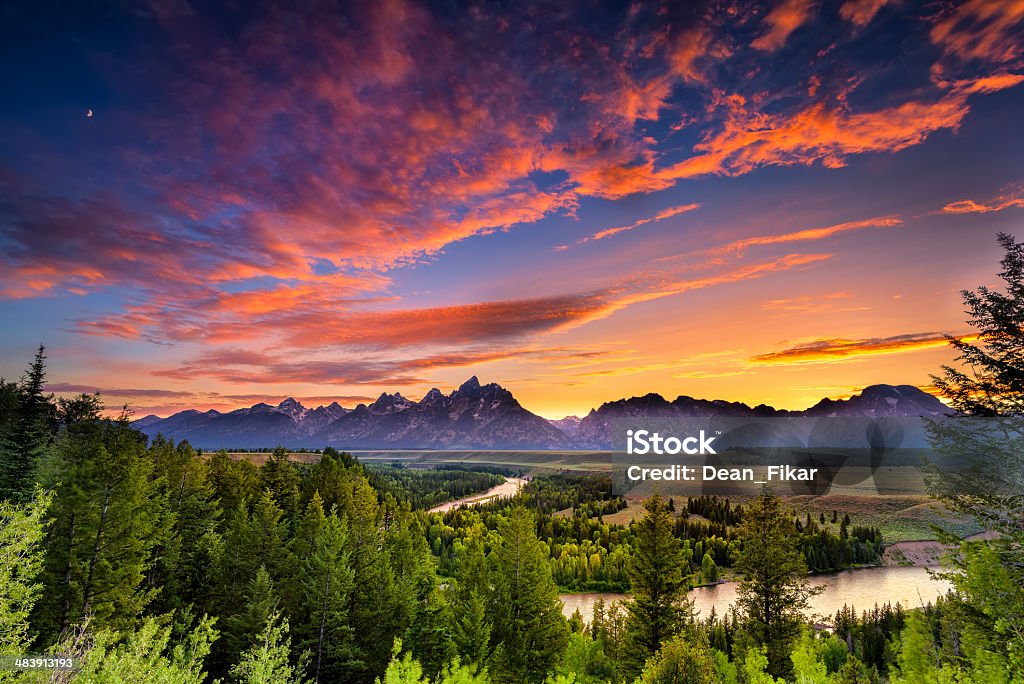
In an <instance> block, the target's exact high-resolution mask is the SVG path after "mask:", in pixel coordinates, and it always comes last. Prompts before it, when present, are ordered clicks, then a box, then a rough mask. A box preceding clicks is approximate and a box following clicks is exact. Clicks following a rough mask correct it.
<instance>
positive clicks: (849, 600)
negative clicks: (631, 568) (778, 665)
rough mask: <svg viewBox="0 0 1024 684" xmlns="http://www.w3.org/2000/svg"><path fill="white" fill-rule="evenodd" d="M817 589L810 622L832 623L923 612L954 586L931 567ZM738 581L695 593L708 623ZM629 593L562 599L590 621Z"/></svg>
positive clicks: (852, 577) (824, 581) (815, 582)
mask: <svg viewBox="0 0 1024 684" xmlns="http://www.w3.org/2000/svg"><path fill="white" fill-rule="evenodd" d="M810 583H811V585H812V586H820V587H824V589H825V590H824V591H823V592H822V593H821V594H819V595H817V596H815V597H813V598H812V599H811V607H810V610H808V611H807V617H809V618H812V617H819V618H823V619H828V618H831V617H832V616H834V615H835V614H836V612H837V611H838V610H839V609H840V608H842V607H843V606H844V605H849V606H853V607H854V608H855V609H856V610H858V611H861V610H867V609H870V608H873V607H874V606H875V605H876V604H877V605H882V604H885V603H892V604H896V603H899V604H901V605H902V606H903V607H904V608H920V607H922V606H924V605H925V604H927V603H929V602H933V601H935V599H936V598H938V597H939V596H941V595H943V594H945V593H946V592H947V591H948V590H949V589H950V588H951V585H950V583H949V582H948V581H946V580H942V579H938V578H935V577H932V575H931V574H930V573H929V570H928V568H925V567H869V568H860V569H857V570H844V571H842V572H837V573H833V574H830V575H815V576H813V577H811V578H810ZM738 587H739V583H738V582H724V583H721V584H714V585H709V586H704V587H698V588H696V589H692V590H690V592H689V593H688V596H689V598H690V600H691V601H693V605H694V610H695V611H696V612H697V613H698V615H699V616H700V617H702V618H706V617H707V616H708V615H710V614H711V611H712V610H714V612H715V614H716V615H719V616H721V615H723V614H725V613H726V612H728V610H729V608H730V606H732V605H733V604H735V603H736V597H737V590H738ZM628 597H629V595H628V594H618V593H612V592H602V593H596V592H595V593H590V594H562V595H560V596H559V599H561V601H562V612H563V613H564V614H565V616H566V617H569V616H570V615H572V614H573V612H574V611H575V610H577V609H579V611H580V614H581V615H582V616H583V619H584V621H586V622H589V621H590V620H592V619H593V616H594V604H595V603H597V601H598V599H601V598H603V599H604V601H605V604H606V605H610V604H611V603H613V602H615V601H622V600H624V599H626V598H628Z"/></svg>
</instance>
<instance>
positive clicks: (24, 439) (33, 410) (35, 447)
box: [0, 345, 56, 502]
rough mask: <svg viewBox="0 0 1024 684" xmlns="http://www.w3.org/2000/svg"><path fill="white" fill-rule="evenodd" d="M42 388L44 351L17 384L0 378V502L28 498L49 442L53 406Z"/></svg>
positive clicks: (53, 411)
mask: <svg viewBox="0 0 1024 684" xmlns="http://www.w3.org/2000/svg"><path fill="white" fill-rule="evenodd" d="M45 385H46V350H45V348H44V347H43V345H39V349H38V350H37V351H36V355H35V358H34V359H33V360H32V363H31V364H30V365H29V367H28V369H27V370H26V371H25V373H24V375H22V376H21V380H20V381H19V382H18V383H17V384H13V383H8V382H6V381H5V380H3V379H2V378H0V500H7V501H14V502H23V501H25V500H27V499H28V498H29V497H30V496H31V495H32V491H33V487H34V480H35V479H36V474H37V473H36V470H37V467H38V465H39V462H40V461H41V459H42V458H43V455H44V453H45V451H46V449H47V447H48V446H49V445H50V443H51V442H52V440H53V435H54V433H55V428H56V406H55V404H54V401H53V395H46V394H43V388H44V386H45Z"/></svg>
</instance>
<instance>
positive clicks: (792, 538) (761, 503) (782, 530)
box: [734, 488, 818, 677]
mask: <svg viewBox="0 0 1024 684" xmlns="http://www.w3.org/2000/svg"><path fill="white" fill-rule="evenodd" d="M736 536H737V540H738V541H739V543H740V545H741V553H740V554H739V556H738V558H737V559H736V561H735V563H734V567H735V568H736V570H737V571H738V572H739V573H740V575H741V576H742V580H741V581H740V584H739V588H738V591H737V593H738V598H737V601H736V605H737V608H738V610H739V612H740V614H741V615H742V616H743V634H744V636H745V637H746V640H747V641H748V642H752V643H750V644H749V645H752V646H762V647H764V649H765V655H766V657H767V659H768V672H769V673H770V674H771V675H772V676H775V677H784V676H788V675H789V674H790V672H791V670H792V661H791V660H790V657H789V653H790V649H791V646H792V643H793V640H794V639H795V638H796V637H797V635H798V634H799V631H800V625H801V624H802V622H803V615H802V612H801V611H803V610H806V609H807V608H808V606H809V605H810V604H809V600H810V598H811V596H813V595H814V594H815V593H817V591H818V590H815V589H813V588H811V586H810V585H809V583H808V581H807V574H808V573H807V563H806V561H805V560H804V555H803V553H802V552H801V551H800V546H799V539H798V538H797V536H796V534H795V528H794V524H793V518H792V517H791V516H790V513H789V512H788V511H787V510H786V509H785V508H784V507H783V506H782V502H781V501H779V499H778V497H776V496H775V494H774V493H772V491H771V490H770V489H768V488H766V489H765V491H764V492H762V493H761V495H760V496H758V497H757V499H755V500H754V501H752V502H751V503H750V504H749V505H748V506H747V508H746V510H745V511H744V514H743V523H742V524H741V525H740V527H739V529H738V530H737V533H736Z"/></svg>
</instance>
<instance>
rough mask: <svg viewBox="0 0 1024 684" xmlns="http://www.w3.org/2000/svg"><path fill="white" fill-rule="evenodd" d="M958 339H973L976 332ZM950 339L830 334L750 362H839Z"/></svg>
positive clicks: (922, 335)
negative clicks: (860, 337) (849, 337)
mask: <svg viewBox="0 0 1024 684" xmlns="http://www.w3.org/2000/svg"><path fill="white" fill-rule="evenodd" d="M961 339H963V340H965V341H973V340H975V339H977V336H973V335H972V336H967V337H962V338H961ZM948 345H949V341H948V340H947V338H946V336H945V335H943V334H941V333H934V332H929V333H909V334H905V335H894V336H892V337H877V338H868V339H852V340H851V339H843V338H831V339H822V340H815V341H814V342H809V343H807V344H801V345H798V346H795V347H790V348H789V349H783V350H781V351H776V352H768V353H766V354H759V355H757V356H754V357H752V358H751V359H750V361H751V362H752V363H755V364H764V365H776V366H792V365H804V364H818V363H839V362H843V361H854V360H857V359H859V358H862V357H865V356H877V355H879V354H899V353H903V352H914V351H921V350H924V349H935V348H938V347H946V346H948Z"/></svg>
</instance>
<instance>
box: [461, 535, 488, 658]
mask: <svg viewBox="0 0 1024 684" xmlns="http://www.w3.org/2000/svg"><path fill="white" fill-rule="evenodd" d="M454 594H455V596H454V607H453V610H452V614H453V618H454V625H453V630H452V638H453V640H454V642H455V649H456V652H457V653H458V655H459V656H460V657H461V658H462V662H464V663H466V664H468V665H476V666H483V664H484V663H486V662H487V659H488V657H489V656H490V641H491V631H492V623H491V616H490V614H489V610H488V598H489V594H490V579H489V577H488V574H487V558H486V557H485V556H484V544H483V541H482V540H481V539H480V537H479V535H476V534H474V535H471V536H470V537H469V538H467V539H466V544H465V547H464V548H463V550H462V553H461V554H460V555H459V569H458V573H457V575H456V582H455V589H454Z"/></svg>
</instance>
